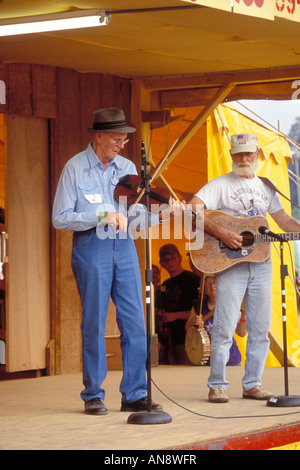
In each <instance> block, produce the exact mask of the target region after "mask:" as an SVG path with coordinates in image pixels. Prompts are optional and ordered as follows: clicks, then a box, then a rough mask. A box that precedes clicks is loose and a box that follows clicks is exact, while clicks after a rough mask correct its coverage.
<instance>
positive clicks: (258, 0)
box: [235, 0, 300, 8]
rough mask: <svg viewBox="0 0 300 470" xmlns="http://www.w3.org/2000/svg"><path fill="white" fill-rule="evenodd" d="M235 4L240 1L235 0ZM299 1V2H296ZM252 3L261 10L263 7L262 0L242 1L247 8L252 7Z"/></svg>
mask: <svg viewBox="0 0 300 470" xmlns="http://www.w3.org/2000/svg"><path fill="white" fill-rule="evenodd" d="M235 1H236V2H237V3H240V0H235ZM298 1H300V0H298ZM253 2H254V3H255V5H256V6H257V7H258V8H261V7H262V6H264V0H244V3H245V5H246V6H247V7H251V6H252V5H253Z"/></svg>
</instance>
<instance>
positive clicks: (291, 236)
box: [255, 232, 300, 242]
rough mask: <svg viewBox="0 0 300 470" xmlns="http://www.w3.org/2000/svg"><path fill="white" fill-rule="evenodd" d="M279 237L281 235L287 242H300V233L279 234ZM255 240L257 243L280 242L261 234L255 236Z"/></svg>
mask: <svg viewBox="0 0 300 470" xmlns="http://www.w3.org/2000/svg"><path fill="white" fill-rule="evenodd" d="M278 235H280V236H281V237H282V238H283V239H284V240H285V241H286V242H289V241H297V240H300V232H287V233H279V234H278ZM255 240H256V241H257V242H276V241H278V240H277V239H276V238H274V237H272V236H271V235H260V234H257V235H256V236H255Z"/></svg>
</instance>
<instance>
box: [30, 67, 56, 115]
mask: <svg viewBox="0 0 300 470" xmlns="http://www.w3.org/2000/svg"><path fill="white" fill-rule="evenodd" d="M56 75H57V70H56V68H55V67H49V66H47V65H33V66H32V94H33V98H32V101H33V114H34V116H36V117H41V118H48V119H49V118H55V117H56V107H57V103H56Z"/></svg>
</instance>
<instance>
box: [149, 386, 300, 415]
mask: <svg viewBox="0 0 300 470" xmlns="http://www.w3.org/2000/svg"><path fill="white" fill-rule="evenodd" d="M151 382H152V383H153V385H154V386H155V387H156V389H157V390H158V391H159V392H160V393H161V394H162V395H163V396H164V397H165V398H167V399H168V400H169V401H170V402H172V403H174V405H176V406H178V407H179V408H182V409H183V410H185V411H187V412H189V413H191V414H193V415H196V416H200V417H201V418H211V419H244V418H252V419H253V418H276V417H277V416H290V415H295V414H299V413H300V410H299V411H292V412H290V413H278V414H263V415H238V416H211V415H207V414H204V413H198V412H197V411H194V410H191V409H189V408H187V407H186V406H183V405H181V404H180V403H178V402H177V401H175V400H173V399H172V398H170V397H169V396H168V395H167V394H166V393H165V392H164V391H163V390H162V389H161V388H160V387H159V386H158V385H157V384H156V383H155V382H154V380H153V379H152V378H151Z"/></svg>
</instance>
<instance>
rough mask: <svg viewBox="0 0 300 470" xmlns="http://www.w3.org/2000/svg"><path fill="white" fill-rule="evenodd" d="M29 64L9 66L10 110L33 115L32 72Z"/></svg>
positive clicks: (19, 113) (13, 112)
mask: <svg viewBox="0 0 300 470" xmlns="http://www.w3.org/2000/svg"><path fill="white" fill-rule="evenodd" d="M31 70H32V69H31V65H29V64H9V66H8V112H9V113H10V114H17V115H22V116H32V115H33V110H32V74H31Z"/></svg>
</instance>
